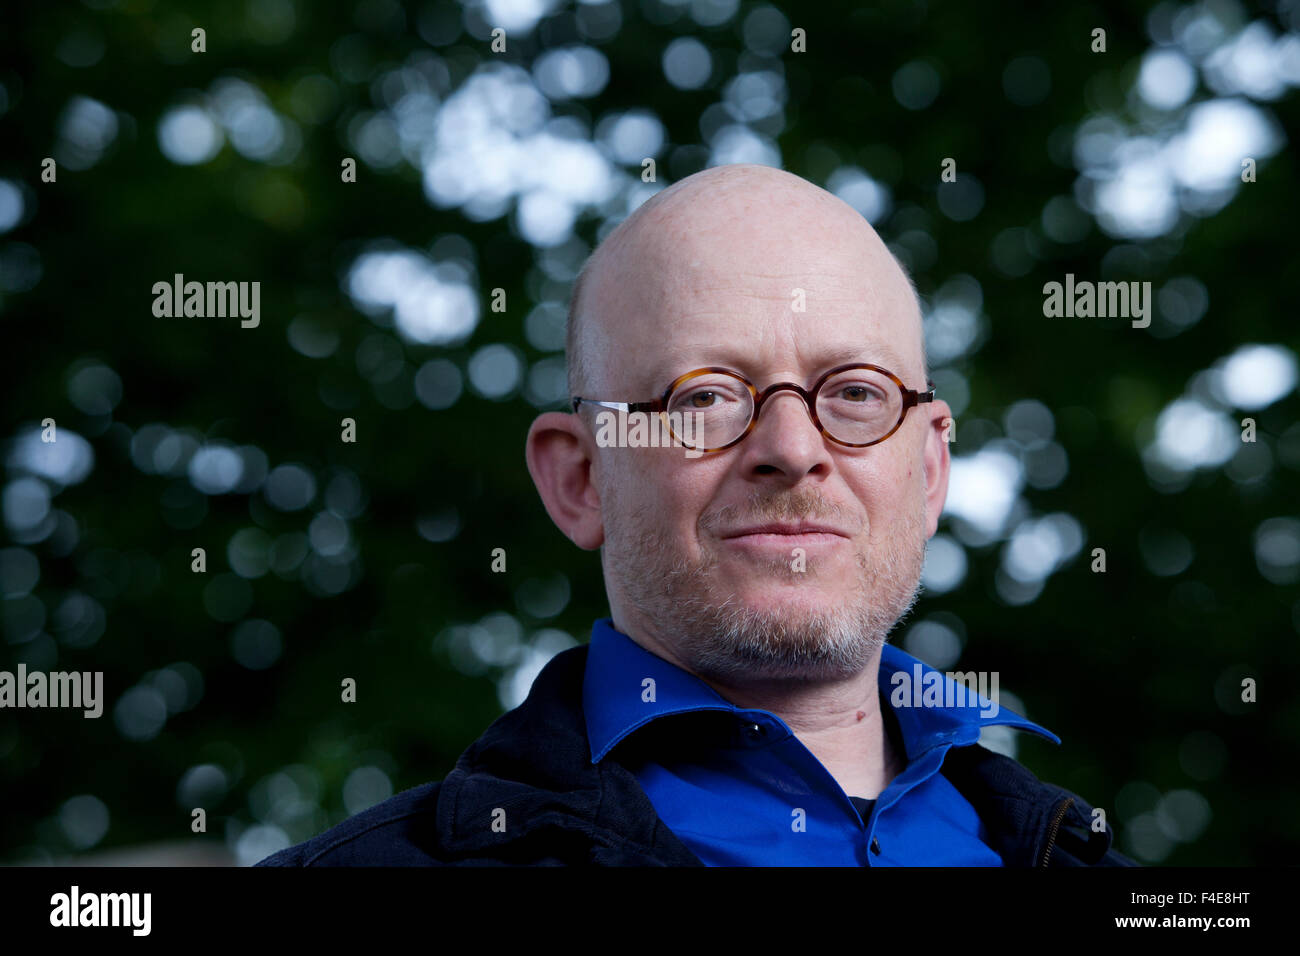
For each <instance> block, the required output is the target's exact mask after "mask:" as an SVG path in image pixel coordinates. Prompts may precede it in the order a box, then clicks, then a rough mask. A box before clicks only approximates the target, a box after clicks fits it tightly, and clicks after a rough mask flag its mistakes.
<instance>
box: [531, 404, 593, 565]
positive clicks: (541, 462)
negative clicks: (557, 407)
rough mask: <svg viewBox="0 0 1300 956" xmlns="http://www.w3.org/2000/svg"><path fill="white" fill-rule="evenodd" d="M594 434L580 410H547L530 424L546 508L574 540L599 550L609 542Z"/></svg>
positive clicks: (533, 456) (536, 475)
mask: <svg viewBox="0 0 1300 956" xmlns="http://www.w3.org/2000/svg"><path fill="white" fill-rule="evenodd" d="M591 451H592V445H591V435H590V433H589V432H588V430H587V426H586V425H585V424H584V423H583V422H582V420H581V419H580V418H578V416H577V415H569V414H566V413H564V412H544V413H543V414H541V415H538V416H537V419H536V420H535V421H534V422H533V425H532V427H531V428H530V429H528V442H527V444H526V446H525V448H524V456H525V458H526V459H527V460H528V473H529V474H530V475H532V476H533V484H535V485H536V486H537V491H538V493H539V494H540V495H541V496H542V504H544V505H545V506H546V513H547V514H549V515H550V516H551V520H552V521H554V522H555V526H556V527H557V528H559V529H560V530H561V531H563V532H564V533H565V535H567V536H568V537H569V539H570V540H571V541H573V543H574V544H576V545H577V546H578V547H580V548H582V549H584V550H586V551H594V550H596V549H597V548H599V547H600V546H601V545H602V544H604V542H605V526H604V523H603V521H602V520H601V515H600V495H599V494H598V493H597V491H596V486H595V484H594V483H593V482H592V476H591V466H592V460H591Z"/></svg>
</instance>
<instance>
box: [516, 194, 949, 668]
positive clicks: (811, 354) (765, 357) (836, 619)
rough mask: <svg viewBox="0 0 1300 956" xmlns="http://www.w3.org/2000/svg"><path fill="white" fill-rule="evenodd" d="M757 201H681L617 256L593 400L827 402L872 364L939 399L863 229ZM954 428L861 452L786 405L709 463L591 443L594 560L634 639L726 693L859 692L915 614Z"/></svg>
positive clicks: (822, 200) (900, 302) (806, 203)
mask: <svg viewBox="0 0 1300 956" xmlns="http://www.w3.org/2000/svg"><path fill="white" fill-rule="evenodd" d="M794 182H798V181H794ZM758 190H759V191H757V192H756V191H755V186H754V185H749V186H746V187H743V188H735V189H732V190H731V191H730V192H728V191H727V188H726V186H725V185H724V186H722V187H720V188H719V189H709V190H707V191H703V192H700V193H699V195H697V196H695V197H693V198H692V197H690V196H687V195H683V196H681V197H680V198H681V199H682V200H683V201H680V202H676V203H673V204H671V205H670V204H667V203H665V204H663V205H661V206H660V207H659V208H658V209H656V210H654V211H653V213H652V214H651V215H650V216H647V217H646V218H645V219H644V220H643V221H642V222H640V223H638V225H637V229H636V231H635V232H634V233H632V234H630V235H629V236H628V237H627V238H628V241H625V242H620V243H619V244H618V245H617V246H616V247H614V250H613V253H612V254H611V255H610V256H609V257H608V259H607V261H605V262H604V263H602V265H601V269H600V271H599V273H598V274H597V273H593V275H592V279H591V280H589V286H588V295H587V298H586V302H587V312H588V317H587V321H586V329H585V332H586V334H587V335H588V339H587V341H586V348H587V354H588V355H589V356H596V357H597V358H596V359H595V360H594V361H592V362H591V364H592V365H593V379H594V380H593V381H591V382H588V383H587V385H588V386H589V388H588V389H587V390H586V391H584V395H588V396H591V397H594V398H597V399H605V400H611V401H629V402H633V401H644V400H647V399H651V398H657V397H659V396H660V395H661V394H662V392H663V390H664V388H665V387H666V386H667V384H668V383H669V382H671V381H672V380H673V379H675V378H676V377H677V376H679V375H681V374H682V373H684V372H687V371H690V370H692V369H696V368H700V367H702V366H708V365H717V366H726V367H729V368H732V369H735V370H737V371H739V372H741V373H743V374H744V375H745V376H746V377H747V378H748V379H749V380H750V381H751V382H753V383H754V385H755V386H756V387H757V388H758V389H759V390H760V391H761V390H762V389H764V388H766V387H767V386H769V385H771V384H772V383H774V382H794V383H797V384H799V385H800V386H802V387H804V388H811V387H812V386H813V385H814V384H815V382H816V381H817V379H818V378H819V377H820V376H821V374H822V373H823V372H825V371H826V370H828V369H830V368H833V367H835V366H837V365H844V364H848V363H854V362H864V363H872V364H876V365H880V366H883V367H884V368H887V369H889V370H891V371H893V372H894V373H895V374H896V375H897V376H898V377H899V378H901V379H902V380H903V382H904V383H905V384H906V385H907V386H908V387H909V388H915V389H918V390H924V388H925V382H924V380H923V367H922V364H923V363H922V357H921V354H920V348H919V323H920V316H919V315H918V314H917V311H916V305H915V300H914V298H913V296H912V295H911V291H910V288H909V286H908V284H907V281H906V279H905V277H904V276H903V274H902V273H901V271H900V270H899V269H898V267H897V265H896V264H895V263H894V262H893V260H892V257H891V256H890V255H889V253H888V251H887V250H886V249H885V247H884V246H883V244H882V243H881V242H880V240H879V239H878V237H876V236H875V234H874V233H873V232H872V231H871V230H870V229H869V227H867V225H866V223H865V221H863V220H862V219H861V218H860V217H859V216H857V214H856V213H854V212H853V211H852V210H850V209H848V207H844V206H841V205H840V204H838V203H837V202H835V201H834V200H832V199H831V198H830V197H829V196H827V195H826V194H821V193H817V192H813V191H810V190H808V189H807V187H803V188H796V189H793V190H792V189H790V187H789V185H788V184H787V183H786V182H784V181H777V182H775V183H773V182H771V181H770V180H769V181H767V182H766V184H765V185H762V186H760V187H758ZM751 200H753V201H752V202H751ZM800 290H801V291H800ZM801 300H802V302H803V303H806V309H805V310H804V311H796V310H795V306H796V304H798V303H799V302H800V301H801ZM582 414H583V415H584V416H586V419H587V423H588V424H587V426H586V427H590V426H591V425H593V424H594V421H595V420H594V415H593V413H592V412H590V411H584V412H582ZM946 414H947V407H946V406H945V405H943V404H942V403H941V402H940V403H935V404H934V405H924V404H923V405H920V406H919V407H917V408H914V409H912V410H911V411H910V412H909V414H908V418H907V420H906V421H905V422H904V424H903V426H902V428H901V429H899V431H897V432H896V433H895V434H894V435H893V436H892V437H890V438H889V439H888V440H886V441H884V442H882V443H880V444H878V445H874V446H871V447H868V448H860V449H854V448H846V447H843V446H841V445H837V444H835V443H834V442H831V441H830V440H828V439H826V438H825V437H824V436H823V435H822V434H821V433H820V432H819V431H818V429H817V427H816V426H815V425H814V424H813V422H812V419H811V417H810V416H809V412H808V407H807V405H806V404H805V403H804V401H803V399H802V398H800V397H799V396H798V395H797V394H796V393H794V392H792V391H788V390H786V391H778V392H775V393H774V394H773V395H772V396H771V397H770V398H769V399H768V400H767V401H766V402H765V403H764V404H763V406H762V410H761V414H760V416H759V418H758V421H757V422H756V423H755V426H754V428H753V430H752V431H751V432H750V434H749V435H748V437H746V438H745V439H744V440H743V441H742V442H740V443H739V444H738V445H735V446H733V447H731V448H727V449H725V450H723V451H719V452H713V453H708V454H705V455H703V456H702V457H687V455H686V454H685V453H684V451H683V449H681V448H662V447H661V448H599V447H596V446H595V443H594V442H590V441H588V442H587V444H586V446H585V447H586V448H587V449H588V451H589V453H590V455H591V468H590V486H591V488H590V491H589V492H588V497H587V501H588V502H589V503H590V502H596V503H597V508H598V514H599V534H598V535H593V536H591V538H590V540H595V538H596V537H599V538H601V539H602V541H603V555H602V558H603V564H604V570H605V577H606V586H607V589H608V592H609V597H610V603H611V608H612V609H613V612H614V621H615V624H616V625H618V626H619V627H620V628H621V629H623V630H624V631H626V632H627V633H629V634H632V635H633V636H635V637H637V638H638V639H642V640H644V642H645V643H647V644H648V645H649V646H651V649H653V650H656V651H658V652H659V653H660V654H661V655H662V656H665V657H668V658H669V659H672V660H674V661H675V662H677V663H679V664H680V665H682V666H685V667H686V668H687V669H689V670H691V671H692V672H694V673H697V674H701V675H703V676H706V677H712V678H716V679H718V680H720V681H723V682H734V681H737V680H742V679H766V678H780V679H784V678H792V677H793V678H800V679H833V678H837V677H845V676H849V675H852V674H855V673H857V672H858V671H860V670H861V669H862V667H864V666H865V665H866V664H867V663H868V661H869V660H870V659H871V657H872V655H873V654H874V653H875V652H876V651H877V649H878V647H879V645H880V643H881V642H882V641H883V639H884V637H885V634H886V633H887V631H888V629H889V628H890V627H891V626H892V625H893V623H894V622H895V621H896V620H897V619H898V617H899V616H900V615H901V614H903V613H904V612H905V611H906V609H907V608H908V607H909V606H910V604H911V602H912V600H913V597H914V594H915V591H916V587H917V583H918V580H919V576H920V570H921V564H922V560H923V556H924V548H925V541H926V539H927V538H928V537H929V536H930V535H931V534H933V533H934V530H935V524H936V521H937V515H938V511H939V509H940V508H941V507H942V501H943V495H944V494H945V493H946V485H947V468H948V458H947V449H946V445H944V443H943V441H942V438H941V436H940V428H938V427H935V425H934V421H935V420H936V419H938V418H939V417H941V416H943V415H946ZM587 435H588V437H589V436H590V432H587ZM530 441H531V436H530ZM530 465H531V460H530ZM927 473H929V474H928V475H927ZM536 475H537V472H536V469H535V470H534V476H535V477H536ZM927 477H928V479H929V480H927ZM539 487H541V483H540V482H539ZM543 496H544V497H545V496H546V491H545V489H543ZM549 506H550V502H548V507H549ZM551 513H552V515H553V516H555V515H556V513H557V509H556V508H551ZM558 521H559V519H558V518H557V522H558ZM773 524H775V525H777V526H778V527H777V529H776V530H775V531H774V530H773V529H772V528H771V526H772V525H773ZM808 525H815V526H817V527H818V528H819V529H820V530H816V531H805V530H802V529H804V528H806V527H807V526H808ZM759 526H768V528H767V530H766V531H764V532H761V533H759V532H756V531H755V529H756V528H758V527H759ZM575 527H576V526H575ZM583 527H586V526H585V525H583ZM565 530H569V529H565ZM570 533H571V534H573V536H574V538H575V540H579V535H578V534H574V533H573V532H570ZM579 543H583V541H581V540H579Z"/></svg>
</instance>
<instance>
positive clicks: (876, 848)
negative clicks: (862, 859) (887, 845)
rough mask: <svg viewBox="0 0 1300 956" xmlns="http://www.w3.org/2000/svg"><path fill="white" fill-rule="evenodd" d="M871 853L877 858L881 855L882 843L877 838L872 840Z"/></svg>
mask: <svg viewBox="0 0 1300 956" xmlns="http://www.w3.org/2000/svg"><path fill="white" fill-rule="evenodd" d="M871 852H872V853H874V854H876V856H879V855H880V841H879V840H877V839H876V838H875V837H872V838H871Z"/></svg>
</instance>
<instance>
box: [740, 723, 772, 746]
mask: <svg viewBox="0 0 1300 956" xmlns="http://www.w3.org/2000/svg"><path fill="white" fill-rule="evenodd" d="M766 733H767V731H766V730H764V729H763V728H762V727H760V726H759V725H758V724H749V725H747V726H746V727H745V736H746V737H748V738H749V741H750V743H759V742H760V741H762V739H763V737H764V735H766Z"/></svg>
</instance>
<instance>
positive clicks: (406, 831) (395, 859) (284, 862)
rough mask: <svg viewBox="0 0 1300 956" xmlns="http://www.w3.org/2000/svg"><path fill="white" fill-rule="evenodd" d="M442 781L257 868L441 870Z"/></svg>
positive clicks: (407, 793) (353, 818)
mask: <svg viewBox="0 0 1300 956" xmlns="http://www.w3.org/2000/svg"><path fill="white" fill-rule="evenodd" d="M441 787H442V783H441V782H440V781H433V782H431V783H426V784H422V785H420V786H418V787H412V788H411V789H410V790H404V791H402V792H401V793H399V794H397V795H395V796H392V797H389V798H388V799H387V800H385V801H383V802H382V803H377V804H375V805H374V806H373V807H371V808H370V809H368V810H363V811H361V812H360V813H357V814H353V815H352V816H350V817H348V818H347V819H346V820H344V821H343V822H342V823H339V824H337V825H335V826H333V827H331V828H330V829H328V830H326V831H325V832H324V833H321V834H318V835H317V836H314V837H312V838H311V839H310V840H306V841H305V842H303V843H299V844H297V845H295V846H291V847H287V848H286V849H283V850H280V851H279V852H278V853H273V854H271V855H270V856H268V857H267V858H266V859H264V860H261V861H260V862H258V863H256V864H254V865H255V866H439V865H441V864H442V860H441V859H439V857H438V840H437V832H436V827H435V826H434V821H435V819H436V811H437V807H438V792H439V790H440V789H441Z"/></svg>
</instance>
